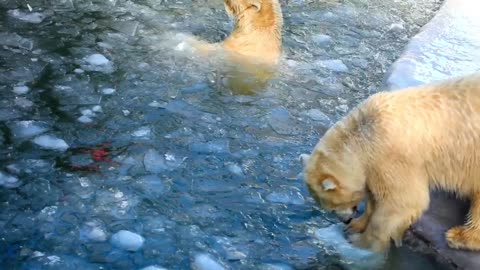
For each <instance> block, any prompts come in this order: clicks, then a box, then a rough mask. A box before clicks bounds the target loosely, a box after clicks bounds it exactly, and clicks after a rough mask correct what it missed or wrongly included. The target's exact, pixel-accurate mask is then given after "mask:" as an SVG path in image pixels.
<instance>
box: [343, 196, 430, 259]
mask: <svg viewBox="0 0 480 270" xmlns="http://www.w3.org/2000/svg"><path fill="white" fill-rule="evenodd" d="M414 193H415V197H414V198H415V200H411V199H410V200H406V198H404V197H403V196H402V194H405V192H403V193H392V194H390V196H387V197H384V198H383V199H382V200H377V201H376V202H375V209H374V210H373V213H372V216H371V218H370V222H369V223H368V225H367V228H366V229H365V231H364V232H363V233H357V234H352V235H351V236H350V241H351V242H352V244H354V245H356V246H358V247H361V248H366V249H370V250H372V251H374V252H382V251H385V250H386V249H388V248H389V247H390V241H391V240H393V241H394V242H395V245H396V246H401V243H402V238H403V234H404V233H405V231H406V230H407V229H408V228H409V227H410V225H411V224H412V223H413V222H415V221H416V220H417V219H418V218H419V217H420V215H421V214H422V213H423V212H424V211H425V209H427V207H428V204H429V192H428V188H427V187H418V189H416V190H415V192H414Z"/></svg>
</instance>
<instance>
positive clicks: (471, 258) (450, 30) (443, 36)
mask: <svg viewBox="0 0 480 270" xmlns="http://www.w3.org/2000/svg"><path fill="white" fill-rule="evenodd" d="M477 71H480V0H445V2H444V4H443V5H442V7H441V9H440V10H439V11H438V13H437V15H436V16H435V17H434V18H433V19H432V20H431V21H430V22H429V23H428V24H427V25H425V26H424V27H423V28H422V30H421V32H420V33H419V34H417V35H416V36H415V37H413V38H412V40H411V41H410V43H409V44H408V46H407V48H406V49H405V52H404V53H403V55H402V56H401V57H400V59H398V60H397V61H396V62H395V63H394V64H393V66H392V67H391V69H390V72H389V74H388V76H387V77H386V80H385V84H386V88H387V89H390V90H395V89H401V88H405V87H409V86H415V85H421V84H425V83H429V82H433V81H437V80H443V79H447V78H450V77H455V76H461V75H466V74H470V73H474V72H477ZM446 128H448V127H446ZM467 209H468V203H467V202H461V201H458V200H457V199H455V198H454V197H453V196H449V195H447V194H445V193H438V192H435V193H433V194H432V199H431V203H430V209H429V210H428V211H427V212H426V213H425V215H424V216H423V217H422V218H421V219H420V221H419V222H417V223H416V224H415V225H414V226H413V227H412V230H411V233H410V236H412V235H413V237H409V239H410V240H411V241H409V242H410V244H413V245H415V246H417V245H418V244H422V247H421V248H420V250H421V251H424V252H428V253H433V254H434V255H435V256H437V258H438V259H439V260H440V261H443V262H449V263H450V264H451V265H452V267H453V268H456V269H469V270H470V269H480V252H478V253H477V252H466V251H457V250H452V249H449V248H448V247H447V245H446V242H445V236H444V233H445V231H446V230H447V229H448V228H450V227H452V226H454V225H460V224H463V222H464V218H465V214H466V210H467Z"/></svg>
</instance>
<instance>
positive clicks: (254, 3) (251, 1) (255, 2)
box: [250, 0, 262, 12]
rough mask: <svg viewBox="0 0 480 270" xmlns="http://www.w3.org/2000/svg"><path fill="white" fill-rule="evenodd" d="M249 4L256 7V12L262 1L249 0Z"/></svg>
mask: <svg viewBox="0 0 480 270" xmlns="http://www.w3.org/2000/svg"><path fill="white" fill-rule="evenodd" d="M250 5H252V6H254V7H256V8H257V12H258V11H260V9H262V1H261V0H250Z"/></svg>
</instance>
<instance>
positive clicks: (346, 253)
mask: <svg viewBox="0 0 480 270" xmlns="http://www.w3.org/2000/svg"><path fill="white" fill-rule="evenodd" d="M315 236H316V237H317V239H318V240H319V241H320V243H321V244H322V245H323V246H324V247H325V248H326V249H328V250H330V251H332V252H334V253H336V254H338V255H339V256H340V257H342V260H340V262H341V263H342V264H344V266H345V267H347V268H348V269H355V270H357V269H358V270H360V269H365V270H367V269H376V268H378V267H379V266H381V265H382V264H383V263H384V262H385V255H384V254H379V253H374V252H371V251H369V250H365V249H360V248H357V247H355V246H353V245H352V244H350V243H349V242H348V241H347V240H346V239H345V236H344V226H343V224H332V225H330V226H328V227H325V228H321V229H318V230H317V231H316V232H315Z"/></svg>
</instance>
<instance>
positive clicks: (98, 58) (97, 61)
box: [80, 53, 114, 74]
mask: <svg viewBox="0 0 480 270" xmlns="http://www.w3.org/2000/svg"><path fill="white" fill-rule="evenodd" d="M81 62H82V61H80V63H81ZM81 64H82V65H81V66H82V69H83V70H87V71H98V72H102V73H106V74H110V73H112V72H113V71H114V68H113V64H112V62H111V61H110V60H108V59H107V58H106V57H105V56H104V55H103V54H99V53H95V54H92V55H89V56H88V57H85V58H84V59H83V63H81Z"/></svg>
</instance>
